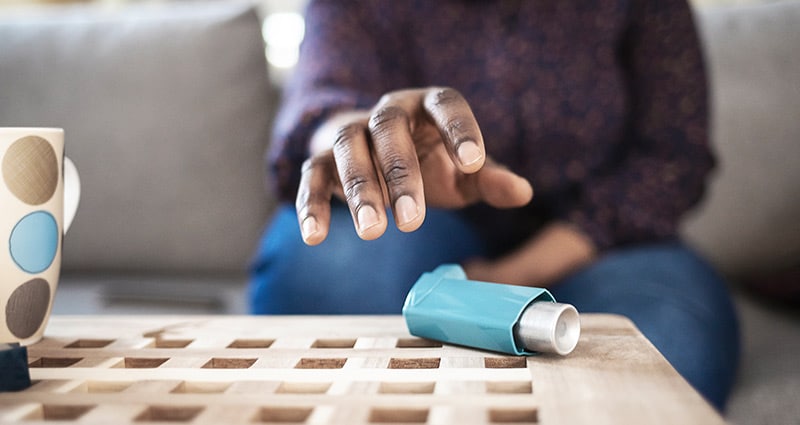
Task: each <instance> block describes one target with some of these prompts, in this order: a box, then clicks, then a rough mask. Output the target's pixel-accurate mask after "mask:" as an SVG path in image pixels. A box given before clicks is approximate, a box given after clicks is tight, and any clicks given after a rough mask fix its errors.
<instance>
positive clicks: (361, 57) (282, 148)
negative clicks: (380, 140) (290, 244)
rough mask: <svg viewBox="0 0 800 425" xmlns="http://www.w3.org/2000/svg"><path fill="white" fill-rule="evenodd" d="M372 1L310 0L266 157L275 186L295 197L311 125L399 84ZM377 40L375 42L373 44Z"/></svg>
mask: <svg viewBox="0 0 800 425" xmlns="http://www.w3.org/2000/svg"><path fill="white" fill-rule="evenodd" d="M376 3H377V2H370V1H362V0H358V1H356V0H351V1H346V2H342V1H337V0H312V1H311V2H310V4H309V5H308V7H307V9H306V16H305V24H306V34H305V37H304V40H303V43H302V45H301V48H300V56H299V59H298V63H297V66H296V68H295V70H294V71H293V74H292V75H291V77H290V79H289V82H288V84H287V86H286V89H285V90H284V98H283V102H282V105H281V108H280V110H279V112H278V115H277V117H276V120H275V127H274V130H273V135H272V145H271V147H270V152H269V156H268V161H269V167H270V171H271V172H272V175H273V177H274V182H275V186H276V187H275V189H276V191H277V194H278V196H279V198H280V199H281V200H283V201H292V202H293V201H294V198H295V196H296V193H297V186H298V184H299V181H300V168H301V166H302V163H303V161H304V160H305V159H306V158H307V157H308V154H309V151H308V149H309V142H310V139H311V136H312V134H313V132H314V131H315V130H316V128H317V127H318V126H319V125H321V124H322V122H324V121H325V119H326V118H328V117H330V116H331V115H332V114H333V113H335V112H337V111H341V110H352V109H364V108H370V107H371V106H372V105H374V104H375V103H376V102H377V100H378V99H379V98H380V96H381V95H382V94H383V93H385V92H386V91H388V90H390V89H392V88H393V87H401V86H402V85H403V81H402V75H403V74H402V72H401V70H400V69H399V68H400V64H398V63H396V59H393V58H394V56H392V55H391V53H392V52H393V51H394V52H395V53H397V50H396V49H395V46H394V43H395V41H394V39H395V38H396V37H395V36H394V35H393V34H391V33H390V31H389V28H388V27H387V25H388V22H390V21H389V20H388V18H387V15H386V14H383V15H381V14H377V12H378V10H377V9H379V6H380V5H377V4H376ZM378 40H380V42H378Z"/></svg>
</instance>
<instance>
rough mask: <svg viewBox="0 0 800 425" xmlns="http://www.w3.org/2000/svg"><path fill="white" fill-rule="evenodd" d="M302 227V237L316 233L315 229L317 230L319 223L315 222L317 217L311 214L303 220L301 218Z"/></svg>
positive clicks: (306, 237) (305, 237)
mask: <svg viewBox="0 0 800 425" xmlns="http://www.w3.org/2000/svg"><path fill="white" fill-rule="evenodd" d="M302 229H303V239H308V238H309V237H310V236H312V235H314V233H317V231H318V230H319V224H318V223H317V219H316V218H314V217H311V216H309V217H306V218H305V220H303V225H302Z"/></svg>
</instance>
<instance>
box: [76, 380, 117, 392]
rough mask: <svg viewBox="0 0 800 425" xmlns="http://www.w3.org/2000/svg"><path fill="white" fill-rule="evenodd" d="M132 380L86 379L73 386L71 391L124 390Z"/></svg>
mask: <svg viewBox="0 0 800 425" xmlns="http://www.w3.org/2000/svg"><path fill="white" fill-rule="evenodd" d="M131 385H132V382H125V381H119V382H113V381H86V382H83V383H81V384H80V385H78V386H77V387H75V389H74V390H72V391H70V392H72V393H88V394H110V393H119V392H122V391H125V389H127V388H128V387H130V386H131Z"/></svg>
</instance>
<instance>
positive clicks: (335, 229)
mask: <svg viewBox="0 0 800 425" xmlns="http://www.w3.org/2000/svg"><path fill="white" fill-rule="evenodd" d="M390 220H391V217H390ZM484 250H485V248H484V244H483V243H482V242H481V240H480V238H479V237H478V236H477V234H476V232H475V231H474V229H472V228H471V227H470V225H469V224H468V223H466V222H465V221H463V220H462V219H461V218H460V217H459V216H458V215H457V214H454V213H452V212H448V211H441V210H433V209H429V210H428V212H427V216H426V219H425V224H424V225H423V226H422V228H420V229H419V230H418V231H416V232H412V233H402V232H400V231H398V230H397V229H396V228H394V226H393V225H391V224H390V225H389V228H388V230H387V232H386V234H384V236H382V237H381V238H380V239H377V240H374V241H362V240H361V239H359V238H358V236H357V235H356V233H355V230H354V229H353V224H352V219H351V218H350V213H349V211H348V210H347V208H346V207H343V206H341V205H337V206H335V207H334V208H333V210H332V212H331V231H330V233H329V235H328V239H327V240H326V241H325V242H323V243H322V244H321V245H319V246H316V247H309V246H306V245H305V244H303V242H302V239H301V238H300V232H299V229H298V224H297V216H296V214H295V211H294V208H293V207H291V206H282V207H281V208H279V210H278V211H277V213H276V215H275V218H274V219H273V222H272V224H271V226H270V228H269V229H268V230H267V231H266V233H265V235H264V237H263V239H262V241H261V245H260V247H259V249H258V252H257V254H256V257H255V260H254V262H253V267H252V270H251V281H250V287H249V299H250V307H251V310H252V312H253V313H256V314H337V313H347V314H362V313H365V314H366V313H372V314H376V313H377V314H380V313H393V314H399V313H400V310H401V308H402V305H403V300H404V299H405V295H406V293H407V292H408V289H409V288H410V287H411V285H412V284H413V283H414V282H415V281H416V280H417V278H418V277H419V276H420V275H421V274H422V273H423V272H426V271H431V270H433V269H434V268H436V266H438V265H440V264H442V263H459V262H462V261H464V260H466V259H468V258H470V257H474V256H480V255H484V254H485V252H484ZM550 289H551V292H552V293H553V295H554V296H555V297H556V299H557V300H558V301H560V302H565V303H570V304H573V305H574V306H575V307H576V308H577V309H578V311H580V312H584V313H588V312H602V313H616V314H622V315H624V316H627V317H629V318H630V319H631V320H633V322H634V323H635V324H636V326H637V327H638V328H639V329H640V330H641V331H642V333H644V334H645V335H646V336H647V338H648V339H649V340H650V341H651V342H652V343H653V345H655V346H656V348H658V349H659V350H660V351H661V353H662V354H663V355H664V357H666V358H667V360H669V361H670V363H671V364H672V365H673V366H674V367H675V369H676V370H677V371H678V372H679V373H681V374H682V375H683V376H684V377H685V378H686V379H687V380H688V381H689V382H690V383H691V384H692V385H693V386H694V387H695V388H696V389H697V390H698V391H699V392H700V393H701V394H703V395H704V396H705V397H706V398H707V399H708V400H709V401H710V402H711V403H712V404H713V405H714V406H716V407H717V408H718V409H720V410H722V408H723V407H724V404H725V400H726V399H727V396H728V394H729V392H730V389H731V386H732V385H733V381H734V377H735V371H736V366H737V363H738V358H739V334H738V325H737V318H736V313H735V311H734V308H733V305H732V303H731V299H730V296H729V294H728V290H727V286H726V284H725V282H724V281H723V280H722V278H721V277H720V276H719V275H718V274H717V273H716V272H715V271H714V270H713V269H712V268H711V267H710V266H709V265H708V264H707V263H706V262H705V261H704V260H703V259H701V258H700V257H698V256H697V254H695V253H694V252H693V251H691V250H690V249H688V248H687V247H686V246H684V245H683V244H681V243H680V242H670V243H661V244H653V245H645V246H637V247H632V248H626V249H621V250H617V251H612V252H609V253H607V254H606V255H604V256H603V257H601V258H600V259H599V260H598V261H596V262H595V263H594V264H592V265H590V266H589V267H586V268H585V269H583V270H581V271H578V272H576V273H574V274H572V275H571V276H568V277H567V278H565V279H564V280H563V281H561V282H559V283H557V284H556V285H554V286H553V287H552V288H550Z"/></svg>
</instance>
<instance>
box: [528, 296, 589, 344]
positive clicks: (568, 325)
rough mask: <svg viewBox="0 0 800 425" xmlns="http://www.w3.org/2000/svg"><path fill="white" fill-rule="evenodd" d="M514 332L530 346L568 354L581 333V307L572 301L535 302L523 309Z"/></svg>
mask: <svg viewBox="0 0 800 425" xmlns="http://www.w3.org/2000/svg"><path fill="white" fill-rule="evenodd" d="M514 336H515V339H516V340H517V342H518V343H520V344H521V345H522V346H524V347H525V349H526V350H529V351H538V352H541V353H557V354H560V355H562V356H564V355H567V354H569V353H571V352H572V350H574V349H575V346H576V345H578V338H579V337H580V336H581V321H580V317H579V315H578V310H576V309H575V307H573V306H572V305H570V304H561V303H552V302H533V303H531V304H530V305H529V306H528V307H526V308H525V311H523V312H522V315H521V316H520V319H519V323H517V325H516V326H515V327H514Z"/></svg>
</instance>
